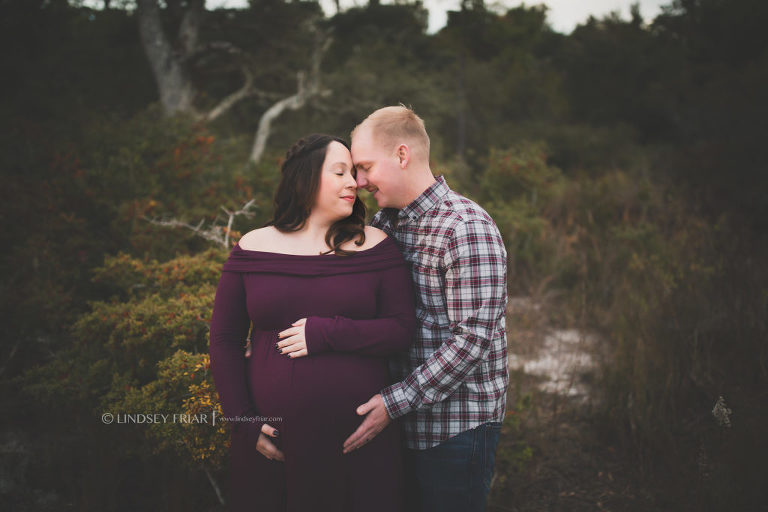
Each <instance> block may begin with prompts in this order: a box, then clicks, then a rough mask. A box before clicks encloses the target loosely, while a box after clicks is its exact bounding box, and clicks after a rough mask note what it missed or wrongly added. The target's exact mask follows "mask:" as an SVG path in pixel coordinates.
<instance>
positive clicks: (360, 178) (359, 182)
mask: <svg viewBox="0 0 768 512" xmlns="http://www.w3.org/2000/svg"><path fill="white" fill-rule="evenodd" d="M355 181H356V182H357V187H358V188H364V187H365V186H366V185H367V184H368V180H367V179H365V176H363V173H361V172H358V173H357V176H356V177H355Z"/></svg>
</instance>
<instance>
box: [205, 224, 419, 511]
mask: <svg viewBox="0 0 768 512" xmlns="http://www.w3.org/2000/svg"><path fill="white" fill-rule="evenodd" d="M413 300H414V299H413V292H412V284H411V277H410V272H409V270H408V267H407V264H406V262H405V260H404V259H403V257H402V255H401V254H400V251H399V250H398V248H397V245H396V244H395V242H394V241H393V240H392V239H390V238H387V239H385V240H383V241H382V242H380V243H379V244H378V245H376V246H374V247H372V248H370V249H367V250H363V251H358V252H357V253H356V254H354V255H351V256H337V255H335V254H327V255H306V256H305V255H288V254H279V253H271V252H262V251H249V250H244V249H241V248H240V247H239V245H236V246H235V247H234V248H233V249H232V252H231V253H230V256H229V259H228V260H227V262H226V263H225V265H224V268H223V271H222V274H221V278H220V280H219V285H218V289H217V291H216V300H215V305H214V311H213V317H212V319H211V337H210V355H211V368H212V372H213V377H214V381H215V384H216V388H217V390H218V393H219V397H220V400H221V405H222V409H223V412H224V416H227V417H230V418H233V417H236V416H240V417H241V418H243V417H248V418H251V419H253V420H255V421H251V422H248V421H235V422H231V424H232V426H233V429H232V436H231V441H232V442H231V448H230V471H231V474H230V505H231V508H232V509H233V510H237V511H240V510H251V511H259V512H271V511H289V512H305V511H307V512H308V511H321V512H322V511H326V510H327V511H334V512H335V511H338V512H345V511H350V512H352V511H360V512H362V511H366V512H367V511H382V512H383V511H386V512H393V511H398V510H402V508H403V507H402V499H403V490H402V485H403V482H402V467H401V464H402V461H401V458H400V457H401V456H400V433H399V425H398V424H397V423H396V422H393V423H390V424H389V426H388V427H387V428H386V429H384V430H383V431H382V432H381V433H380V434H379V435H378V436H377V437H375V438H374V439H373V440H372V441H371V442H369V443H368V444H366V445H365V446H363V447H362V448H360V449H358V450H356V451H353V452H351V453H350V454H347V455H343V454H342V445H343V443H344V440H345V439H346V438H347V437H348V436H349V435H351V434H352V432H354V431H355V429H356V428H357V427H358V426H359V425H360V423H361V422H362V417H361V416H358V415H357V414H356V413H355V409H356V408H357V406H359V405H360V404H363V403H365V402H366V401H368V399H369V398H371V397H372V396H373V395H375V394H376V393H378V392H379V391H380V390H381V389H383V388H384V387H386V386H387V385H389V384H391V381H390V377H389V372H388V363H387V356H390V355H394V354H396V353H398V352H399V353H402V352H403V351H407V349H408V347H409V346H410V345H411V343H412V342H413V338H414V335H415V331H416V317H415V313H414V311H415V310H414V302H413ZM300 318H306V319H307V323H306V327H305V332H306V339H307V350H308V353H309V355H308V356H305V357H299V358H296V359H291V358H289V357H288V356H286V355H282V354H280V353H278V352H277V350H276V349H275V343H276V342H277V341H278V337H277V335H278V333H279V332H280V331H282V330H285V329H287V328H289V327H290V326H291V324H292V323H293V322H295V321H296V320H299V319H300ZM251 322H253V326H254V329H253V332H252V333H251V338H252V347H253V349H252V350H253V353H252V355H251V357H250V358H249V359H246V358H245V357H244V355H243V352H244V351H243V345H244V343H245V340H246V337H247V335H248V329H249V324H250V323H251ZM267 417H269V418H279V419H272V420H270V421H266V423H269V424H270V425H271V426H273V427H275V428H277V429H278V430H279V432H280V435H279V440H277V441H276V443H275V444H276V445H277V446H278V448H279V449H281V450H282V451H283V453H284V455H285V462H279V461H273V460H268V459H267V458H266V457H264V456H263V455H262V454H261V453H259V452H258V451H257V450H256V448H255V447H256V441H257V439H258V436H259V432H260V431H261V426H262V424H263V423H265V421H264V419H265V418H267Z"/></svg>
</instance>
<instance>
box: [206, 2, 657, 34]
mask: <svg viewBox="0 0 768 512" xmlns="http://www.w3.org/2000/svg"><path fill="white" fill-rule="evenodd" d="M423 1H424V5H425V6H426V7H427V9H429V32H436V31H437V30H439V29H440V28H442V27H443V25H445V22H446V20H447V14H446V11H455V10H458V8H459V5H460V0H423ZM671 2H672V0H544V1H536V0H534V1H529V2H525V4H526V5H537V4H541V3H544V4H546V5H547V6H548V7H549V11H548V12H547V20H548V21H549V23H550V25H552V28H554V29H555V30H557V31H558V32H563V33H569V32H570V31H571V30H573V29H574V28H575V27H576V25H577V24H579V23H583V22H584V21H586V20H587V18H588V17H589V15H590V14H591V15H593V16H595V17H596V18H602V17H603V16H605V15H606V14H609V13H610V12H613V11H618V12H619V13H620V14H621V16H622V17H623V18H625V19H628V18H629V6H630V5H632V4H633V3H639V4H640V13H641V14H642V15H643V19H645V21H651V20H653V18H655V17H656V15H657V14H659V13H660V12H661V8H660V7H661V6H662V5H668V4H670V3H671ZM340 3H341V7H342V9H343V8H346V7H353V6H355V5H360V6H362V5H366V4H367V3H368V1H367V0H340ZM383 3H390V1H389V0H384V1H383ZM497 3H499V4H500V5H502V6H506V7H515V6H517V5H520V2H519V1H516V0H503V1H501V2H497ZM486 4H487V5H492V4H493V1H487V2H486ZM245 5H248V2H247V0H206V6H207V7H208V8H209V9H215V8H216V7H231V8H237V7H243V6H245ZM320 5H322V6H323V9H324V10H325V12H326V13H327V14H332V13H333V12H334V9H335V7H334V3H333V0H320Z"/></svg>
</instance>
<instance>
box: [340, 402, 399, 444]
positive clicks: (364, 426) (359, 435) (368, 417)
mask: <svg viewBox="0 0 768 512" xmlns="http://www.w3.org/2000/svg"><path fill="white" fill-rule="evenodd" d="M357 414H358V415H359V416H365V420H363V422H362V423H361V424H360V426H359V427H357V430H355V432H354V433H353V434H352V435H351V436H349V437H348V438H347V440H346V441H344V453H349V452H351V451H352V450H357V449H358V448H360V447H361V446H363V445H365V444H366V443H368V442H369V441H370V440H371V439H373V438H374V437H376V436H377V435H379V432H381V431H382V430H384V429H385V428H386V426H387V425H389V422H390V421H392V420H391V419H390V418H389V414H388V413H387V408H386V407H385V406H384V399H383V398H381V395H379V394H377V395H373V397H372V398H371V399H370V400H368V401H367V402H366V403H364V404H363V405H361V406H360V407H358V408H357Z"/></svg>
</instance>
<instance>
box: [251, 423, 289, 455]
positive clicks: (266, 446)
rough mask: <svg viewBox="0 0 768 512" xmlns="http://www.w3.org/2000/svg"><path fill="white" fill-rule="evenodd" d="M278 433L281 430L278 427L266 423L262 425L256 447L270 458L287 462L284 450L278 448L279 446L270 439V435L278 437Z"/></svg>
mask: <svg viewBox="0 0 768 512" xmlns="http://www.w3.org/2000/svg"><path fill="white" fill-rule="evenodd" d="M278 435H279V432H278V431H277V429H276V428H274V427H272V426H270V425H268V424H266V423H265V424H264V425H262V426H261V434H259V440H258V441H256V449H257V450H258V451H259V453H260V454H262V455H263V456H265V457H266V458H268V459H269V460H279V461H280V462H285V456H284V455H283V452H281V451H280V450H278V449H277V446H275V445H274V443H273V442H272V441H270V439H269V438H270V437H273V438H277V437H278Z"/></svg>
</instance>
